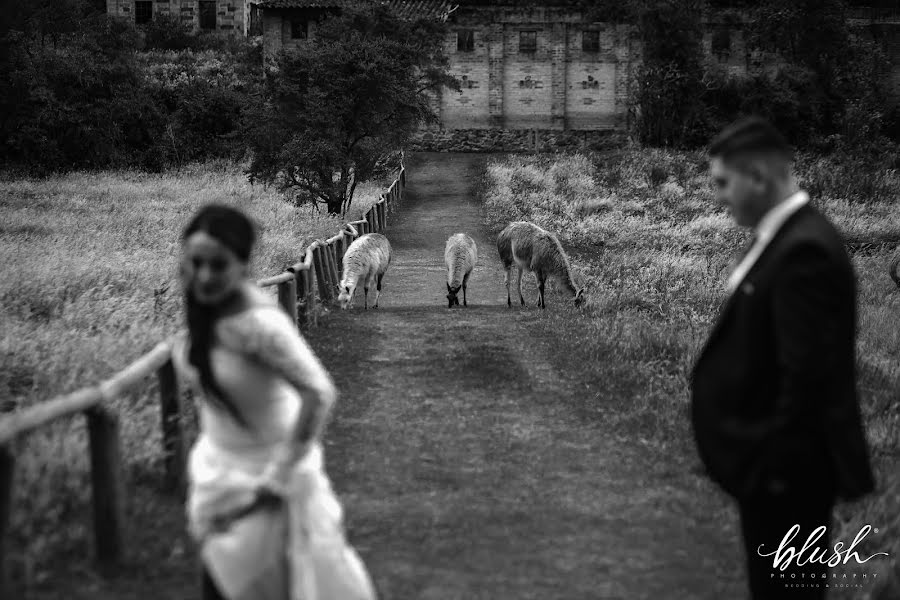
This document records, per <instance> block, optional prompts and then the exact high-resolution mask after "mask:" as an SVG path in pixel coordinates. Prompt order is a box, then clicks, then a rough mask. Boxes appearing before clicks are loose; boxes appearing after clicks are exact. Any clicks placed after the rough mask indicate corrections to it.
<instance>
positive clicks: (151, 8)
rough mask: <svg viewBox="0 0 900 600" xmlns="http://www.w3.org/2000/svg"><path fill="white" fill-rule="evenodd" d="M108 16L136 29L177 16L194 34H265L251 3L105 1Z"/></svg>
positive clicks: (218, 0)
mask: <svg viewBox="0 0 900 600" xmlns="http://www.w3.org/2000/svg"><path fill="white" fill-rule="evenodd" d="M106 12H107V14H110V15H114V16H118V17H123V18H126V19H128V20H130V21H132V22H134V23H135V24H136V25H142V24H145V23H149V22H150V21H152V20H153V17H154V16H156V15H166V16H177V17H178V18H180V19H181V22H182V23H186V24H189V25H190V26H191V29H192V30H194V31H210V32H214V31H215V32H220V33H223V34H228V35H253V34H254V33H257V34H258V33H261V32H262V29H261V20H260V17H261V13H260V11H259V3H258V2H250V1H249V0H106Z"/></svg>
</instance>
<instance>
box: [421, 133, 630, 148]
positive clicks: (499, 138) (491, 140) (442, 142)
mask: <svg viewBox="0 0 900 600" xmlns="http://www.w3.org/2000/svg"><path fill="white" fill-rule="evenodd" d="M626 142H627V136H626V134H625V133H624V132H623V131H620V130H610V129H607V130H580V131H579V130H569V131H562V130H553V129H535V130H528V129H442V130H427V131H421V132H419V133H418V134H417V135H416V137H415V139H414V140H413V142H412V143H411V144H410V145H409V146H408V148H407V149H408V150H409V151H413V152H516V153H519V152H559V151H585V150H605V149H611V148H619V147H622V146H623V145H624V144H625V143H626Z"/></svg>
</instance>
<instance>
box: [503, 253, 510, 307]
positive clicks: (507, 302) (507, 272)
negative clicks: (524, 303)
mask: <svg viewBox="0 0 900 600" xmlns="http://www.w3.org/2000/svg"><path fill="white" fill-rule="evenodd" d="M505 266H506V277H504V281H503V283H505V284H506V305H507V306H508V307H510V308H512V298H511V297H510V295H509V275H510V272H512V265H511V264H509V265H505Z"/></svg>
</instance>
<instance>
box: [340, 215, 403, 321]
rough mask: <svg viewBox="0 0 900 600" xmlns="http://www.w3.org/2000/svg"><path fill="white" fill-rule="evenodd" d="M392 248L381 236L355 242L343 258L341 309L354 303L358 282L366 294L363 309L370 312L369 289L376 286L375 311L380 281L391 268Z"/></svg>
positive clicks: (376, 235)
mask: <svg viewBox="0 0 900 600" xmlns="http://www.w3.org/2000/svg"><path fill="white" fill-rule="evenodd" d="M392 255H393V254H392V251H391V244H390V242H388V240H387V238H386V237H384V236H383V235H381V234H380V233H367V234H366V235H364V236H362V237H360V238H357V239H356V240H354V241H353V243H352V244H350V247H349V248H347V252H346V253H345V254H344V260H343V265H344V270H343V277H342V278H341V289H340V294H338V302H339V303H340V305H341V308H343V309H347V308H349V307H350V305H351V304H352V303H353V296H354V294H355V293H356V288H357V286H358V285H359V282H360V281H362V282H363V291H364V292H365V308H366V309H367V310H368V308H369V288H370V287H372V284H373V283H374V284H376V290H375V306H374V307H373V308H378V297H379V296H381V280H382V279H383V278H384V274H385V272H386V271H387V270H388V267H389V266H390V264H391V258H392Z"/></svg>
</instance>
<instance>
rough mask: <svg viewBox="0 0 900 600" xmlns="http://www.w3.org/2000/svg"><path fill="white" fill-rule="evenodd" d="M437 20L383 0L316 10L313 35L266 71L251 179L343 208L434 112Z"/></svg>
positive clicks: (443, 67)
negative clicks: (396, 9)
mask: <svg viewBox="0 0 900 600" xmlns="http://www.w3.org/2000/svg"><path fill="white" fill-rule="evenodd" d="M444 27H445V26H444V24H443V23H440V22H436V21H433V20H427V19H422V20H417V21H413V22H408V21H403V20H400V19H398V18H397V17H396V16H395V15H394V14H393V13H391V12H390V11H389V10H388V9H387V8H386V7H385V6H383V5H376V6H371V7H367V8H363V9H354V10H347V11H345V12H343V13H342V14H340V15H330V16H327V17H325V18H324V19H323V20H322V21H320V22H319V23H318V27H317V28H316V30H315V39H314V41H313V42H311V43H304V44H301V45H300V46H299V47H298V48H297V49H295V50H293V51H287V52H283V53H281V54H280V55H279V57H278V59H277V62H276V65H275V69H273V70H272V71H270V73H269V75H270V76H269V78H268V86H267V91H266V100H267V103H266V105H265V106H264V107H262V109H261V110H260V111H259V113H258V114H257V115H256V116H255V117H254V118H253V119H252V123H253V125H252V131H251V132H250V135H249V137H250V140H251V148H252V150H253V160H252V164H251V166H250V169H249V175H250V177H251V179H252V180H260V181H265V182H273V183H276V184H277V185H278V187H279V188H280V189H282V190H286V191H287V190H291V191H292V192H293V193H295V194H296V197H297V198H298V199H299V201H302V202H311V203H314V204H320V203H321V204H324V205H325V206H326V207H327V210H328V212H330V213H333V214H336V213H343V212H345V211H346V210H347V209H348V208H349V206H350V205H351V203H352V201H353V194H354V191H355V189H356V186H357V185H358V184H359V183H360V182H362V181H365V180H366V179H368V178H370V177H372V176H373V175H374V174H375V173H377V172H378V170H379V168H381V167H383V166H384V164H385V163H386V161H388V160H389V159H390V158H391V156H392V155H393V153H394V152H395V151H396V150H397V149H399V148H400V147H402V146H403V144H404V143H405V142H406V141H407V140H408V139H409V138H410V137H411V135H412V134H413V132H414V131H415V130H416V129H417V128H418V127H419V125H420V124H422V123H423V122H428V121H433V120H434V119H435V115H434V113H433V110H432V107H431V102H432V101H431V95H432V94H433V93H435V92H437V91H438V90H440V88H441V86H442V85H454V84H455V80H453V79H452V78H451V77H450V76H449V74H448V67H447V60H446V58H445V57H444V55H443V49H442V44H443V35H444Z"/></svg>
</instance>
